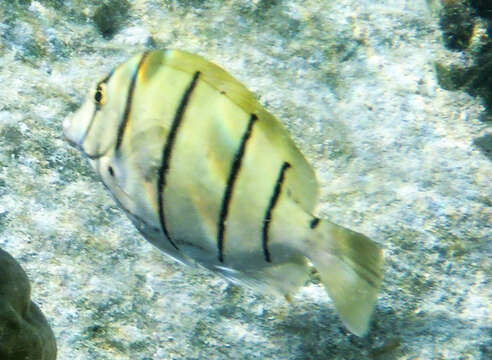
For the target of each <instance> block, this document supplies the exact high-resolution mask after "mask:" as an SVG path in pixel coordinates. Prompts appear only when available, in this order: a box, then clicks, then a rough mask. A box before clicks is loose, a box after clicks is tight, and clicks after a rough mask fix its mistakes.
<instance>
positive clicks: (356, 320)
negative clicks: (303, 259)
mask: <svg viewBox="0 0 492 360" xmlns="http://www.w3.org/2000/svg"><path fill="white" fill-rule="evenodd" d="M313 224H315V225H314V226H313V229H312V232H311V236H310V239H309V240H308V243H309V249H307V254H306V255H307V256H308V257H309V258H310V259H311V261H312V262H313V264H314V266H315V267H316V269H317V270H318V272H319V274H320V277H321V282H322V283H323V285H324V286H325V288H326V291H327V292H328V294H329V295H330V297H331V299H332V300H333V302H334V303H335V307H336V309H337V311H338V313H339V315H340V318H341V319H342V321H343V323H344V324H345V325H346V326H347V328H348V329H349V330H350V331H351V332H353V333H354V334H356V335H358V336H363V335H365V333H366V332H367V329H368V327H369V320H370V317H371V314H372V311H373V308H374V304H375V302H376V299H377V293H378V289H379V285H380V283H381V279H382V267H383V254H382V251H381V249H380V248H379V247H378V245H377V244H376V243H375V242H373V241H372V240H371V239H369V238H367V237H366V236H364V235H362V234H359V233H357V232H355V231H351V230H349V229H346V228H343V227H341V226H338V225H335V224H333V223H330V222H329V221H326V220H321V221H319V222H315V223H313Z"/></svg>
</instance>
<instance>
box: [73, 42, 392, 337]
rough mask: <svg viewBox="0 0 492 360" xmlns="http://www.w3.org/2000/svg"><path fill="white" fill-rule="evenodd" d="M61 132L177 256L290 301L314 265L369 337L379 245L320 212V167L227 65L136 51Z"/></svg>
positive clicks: (342, 311)
mask: <svg viewBox="0 0 492 360" xmlns="http://www.w3.org/2000/svg"><path fill="white" fill-rule="evenodd" d="M64 133H65V136H66V138H67V139H68V140H69V141H70V142H71V143H72V144H73V145H74V146H76V147H77V148H79V149H80V150H81V151H82V152H83V153H84V154H85V155H86V156H87V157H88V158H89V161H90V163H91V165H92V166H93V168H94V169H95V170H96V171H97V172H98V173H99V175H100V176H101V179H102V181H103V182H104V184H105V185H106V187H107V188H108V189H109V190H110V191H111V193H112V194H113V196H114V198H115V199H116V201H117V202H118V203H119V204H120V206H121V207H122V208H123V209H124V210H125V212H126V213H127V214H128V216H129V218H130V219H131V220H132V222H133V223H134V224H135V226H136V227H137V228H138V229H139V231H140V232H141V233H142V234H143V235H144V237H145V238H146V239H147V240H149V241H150V242H151V243H152V244H154V245H155V246H157V247H158V248H159V249H161V250H163V251H164V252H165V253H166V254H168V255H170V256H171V257H172V258H174V259H177V260H179V261H182V262H184V263H191V262H192V263H198V264H201V265H203V266H205V267H206V268H208V269H211V270H214V271H216V272H219V273H221V274H223V275H225V276H226V277H227V278H229V279H233V280H239V281H242V282H246V283H250V284H256V285H259V286H261V287H263V288H265V287H266V289H268V290H274V292H275V291H277V292H280V293H283V294H288V293H289V292H291V291H293V290H295V289H296V288H298V287H299V286H301V285H302V284H303V283H304V282H305V280H306V279H307V277H308V272H309V271H308V269H309V267H308V266H309V262H308V260H309V261H310V262H311V264H313V265H314V266H315V267H316V269H317V270H318V272H319V274H320V278H321V281H322V284H323V285H324V287H325V288H326V290H327V292H328V294H329V295H330V297H331V298H332V300H333V302H334V304H335V307H336V308H337V310H338V313H339V315H340V317H341V320H342V321H343V322H344V324H345V325H346V326H347V327H348V329H349V330H350V331H352V332H353V333H355V334H357V335H359V336H362V335H364V334H365V333H366V332H367V329H368V324H369V319H370V315H371V313H372V309H373V307H374V304H375V302H376V298H377V291H378V288H379V285H380V282H381V278H382V276H381V273H382V263H383V259H382V253H381V250H380V249H379V247H378V246H377V245H376V244H375V243H374V242H373V241H371V240H370V239H368V238H367V237H365V236H364V235H362V234H359V233H356V232H353V231H351V230H348V229H345V228H342V227H340V226H338V225H335V224H333V223H331V222H329V221H327V220H321V219H319V218H317V217H316V216H314V215H313V210H314V207H315V204H316V200H317V191H318V185H317V182H316V177H315V174H314V172H313V169H312V168H311V166H310V165H309V164H308V163H307V161H306V160H305V159H304V157H303V156H302V155H301V153H300V152H299V150H298V149H297V148H296V146H295V145H294V142H293V141H292V140H291V138H290V137H289V134H288V133H287V131H286V130H285V129H284V127H283V126H282V125H281V123H280V122H279V121H278V120H277V119H275V117H273V115H271V114H270V113H269V112H268V111H266V110H265V109H264V108H263V107H262V106H261V105H260V104H259V103H258V102H257V101H256V100H255V98H254V96H253V95H252V93H251V92H249V91H248V90H247V89H246V88H245V87H244V86H243V85H242V84H241V83H239V82H238V81H237V80H235V79H234V78H233V77H232V76H231V75H229V74H228V73H227V72H226V71H224V70H223V69H222V68H220V67H218V66H217V65H214V64H212V63H210V62H208V61H206V60H204V59H203V58H201V57H199V56H197V55H193V54H190V53H186V52H183V51H177V50H167V51H151V52H145V53H143V54H139V55H136V56H134V57H132V58H131V59H129V60H128V61H127V62H125V63H123V64H121V65H119V66H118V67H116V68H115V69H114V70H113V71H111V72H110V73H109V74H108V75H107V76H106V77H105V78H103V79H102V80H101V81H99V82H98V83H97V84H96V86H95V87H94V89H93V90H92V91H91V92H90V95H89V98H88V100H87V101H86V102H85V104H84V105H83V106H82V107H81V108H80V110H79V111H78V112H77V113H76V114H75V115H74V116H73V117H71V118H68V119H67V120H65V122H64Z"/></svg>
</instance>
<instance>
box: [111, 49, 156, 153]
mask: <svg viewBox="0 0 492 360" xmlns="http://www.w3.org/2000/svg"><path fill="white" fill-rule="evenodd" d="M148 55H149V52H144V53H143V55H142V58H141V59H140V61H139V63H138V65H137V67H136V68H135V69H134V70H133V74H132V79H131V81H130V86H129V88H128V94H127V95H126V104H125V112H124V113H123V119H122V120H121V122H120V126H119V127H118V136H117V138H116V147H115V150H116V151H118V150H119V148H120V146H121V143H122V142H123V135H124V134H125V130H126V128H127V125H128V119H129V118H130V111H131V108H132V101H133V94H134V92H135V84H136V83H137V76H138V73H139V71H140V68H141V67H142V64H143V63H144V62H145V59H146V58H147V56H148Z"/></svg>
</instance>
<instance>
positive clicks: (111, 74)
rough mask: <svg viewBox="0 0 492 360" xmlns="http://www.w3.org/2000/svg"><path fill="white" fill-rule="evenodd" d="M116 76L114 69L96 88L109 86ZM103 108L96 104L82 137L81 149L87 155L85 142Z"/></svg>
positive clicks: (94, 157) (93, 157)
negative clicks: (112, 77)
mask: <svg viewBox="0 0 492 360" xmlns="http://www.w3.org/2000/svg"><path fill="white" fill-rule="evenodd" d="M113 74H114V69H113V70H111V71H110V72H109V74H108V75H106V77H105V78H104V79H102V80H101V81H99V82H98V83H97V86H96V89H99V88H100V87H101V85H102V84H107V83H108V81H109V79H111V76H113ZM100 108H101V106H100V105H98V104H97V103H96V104H94V111H93V112H92V116H91V120H90V121H89V125H88V126H87V128H86V129H85V133H84V136H82V138H81V140H80V147H81V149H82V151H83V152H84V153H85V154H87V153H86V152H85V150H84V141H85V138H86V137H87V135H88V134H89V133H90V131H91V128H92V124H93V123H94V119H95V118H96V115H97V112H98V111H99V110H100ZM87 156H88V157H89V158H91V159H97V158H98V157H100V156H91V155H90V154H87Z"/></svg>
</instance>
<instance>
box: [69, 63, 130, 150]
mask: <svg viewBox="0 0 492 360" xmlns="http://www.w3.org/2000/svg"><path fill="white" fill-rule="evenodd" d="M138 60H139V57H137V56H136V57H133V58H131V59H130V60H128V61H127V62H125V63H123V64H121V65H120V66H118V67H116V68H115V69H113V70H112V71H111V72H110V73H109V74H108V75H107V76H105V77H104V78H103V79H102V80H100V81H99V82H97V83H96V84H95V85H94V86H93V87H92V88H91V89H90V91H89V94H88V96H87V99H86V101H85V102H84V104H83V105H82V106H81V107H80V108H79V109H78V110H77V111H76V112H75V114H73V115H72V116H69V117H67V118H66V119H65V120H64V122H63V132H64V134H65V137H66V139H67V140H68V142H70V143H71V144H72V145H73V146H75V147H77V148H78V149H80V150H81V151H82V152H83V153H84V154H85V155H86V156H88V157H89V158H91V159H97V158H100V157H101V156H103V155H108V153H109V152H111V150H112V149H114V148H115V146H116V144H117V141H118V140H117V138H118V133H119V131H118V130H119V129H120V128H121V126H122V124H123V123H124V122H125V121H126V120H127V119H128V117H129V109H130V107H129V104H128V102H129V99H128V94H129V93H131V85H130V84H131V83H132V81H129V79H132V78H134V77H135V74H136V70H135V69H136V67H137V64H138Z"/></svg>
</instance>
